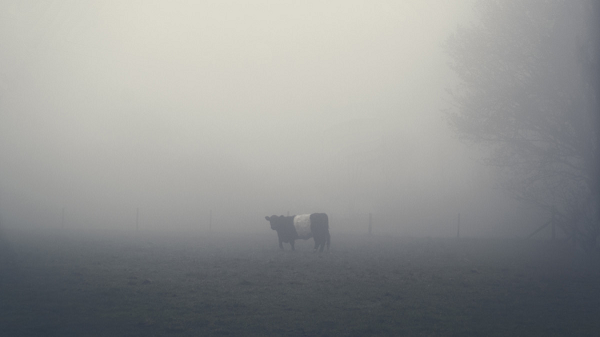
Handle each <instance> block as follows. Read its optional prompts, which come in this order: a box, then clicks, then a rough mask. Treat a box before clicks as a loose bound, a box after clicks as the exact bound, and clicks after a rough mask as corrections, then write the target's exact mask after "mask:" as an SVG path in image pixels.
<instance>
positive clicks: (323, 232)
mask: <svg viewBox="0 0 600 337" xmlns="http://www.w3.org/2000/svg"><path fill="white" fill-rule="evenodd" d="M265 219H267V221H269V222H270V223H271V229H272V230H275V231H277V236H278V237H279V248H281V249H283V243H284V242H286V243H289V244H291V245H292V250H294V241H296V240H298V239H303V240H308V239H310V238H313V239H314V240H315V251H316V250H317V249H319V251H321V252H322V251H323V248H325V244H326V243H327V250H329V244H330V243H331V235H329V218H328V217H327V214H325V213H313V214H302V215H292V216H283V215H281V216H277V215H273V216H266V217H265Z"/></svg>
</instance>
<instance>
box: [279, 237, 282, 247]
mask: <svg viewBox="0 0 600 337" xmlns="http://www.w3.org/2000/svg"><path fill="white" fill-rule="evenodd" d="M279 248H281V249H283V241H281V239H279Z"/></svg>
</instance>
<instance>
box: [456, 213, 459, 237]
mask: <svg viewBox="0 0 600 337" xmlns="http://www.w3.org/2000/svg"><path fill="white" fill-rule="evenodd" d="M456 238H457V239H458V238H460V213H458V221H457V222H456Z"/></svg>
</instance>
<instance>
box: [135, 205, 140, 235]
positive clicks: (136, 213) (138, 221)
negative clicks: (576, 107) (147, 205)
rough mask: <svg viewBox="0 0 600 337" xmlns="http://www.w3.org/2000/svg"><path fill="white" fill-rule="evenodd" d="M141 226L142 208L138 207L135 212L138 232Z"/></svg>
mask: <svg viewBox="0 0 600 337" xmlns="http://www.w3.org/2000/svg"><path fill="white" fill-rule="evenodd" d="M139 224H140V208H139V207H138V208H137V210H136V212H135V230H136V231H137V230H138V229H139Z"/></svg>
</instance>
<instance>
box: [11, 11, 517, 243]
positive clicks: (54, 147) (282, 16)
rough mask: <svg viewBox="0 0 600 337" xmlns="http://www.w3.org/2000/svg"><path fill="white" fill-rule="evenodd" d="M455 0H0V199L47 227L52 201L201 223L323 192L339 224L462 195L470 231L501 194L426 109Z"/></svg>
mask: <svg viewBox="0 0 600 337" xmlns="http://www.w3.org/2000/svg"><path fill="white" fill-rule="evenodd" d="M470 5H471V2H470V1H463V0H456V1H444V2H441V1H434V0H430V1H423V0H418V1H417V0H414V1H377V2H372V1H326V2H323V1H302V2H298V1H86V2H82V1H47V2H39V1H2V2H0V158H1V160H0V219H1V220H2V221H3V223H5V224H6V225H18V226H42V227H43V226H50V227H52V226H54V227H56V226H61V223H62V209H63V208H64V209H65V214H66V216H65V218H66V220H65V222H66V226H67V227H90V226H100V227H106V228H115V227H118V228H130V227H131V226H132V224H133V226H135V213H136V210H137V209H138V208H139V209H140V222H141V223H142V224H143V226H145V227H146V228H176V227H194V226H198V227H206V223H207V222H208V218H209V215H208V214H209V212H210V210H213V218H214V220H213V221H214V222H215V223H219V224H220V226H222V227H223V228H229V229H235V228H241V226H245V228H246V229H247V228H249V227H252V228H254V227H253V226H263V225H264V226H265V228H267V227H268V223H267V222H266V221H265V220H264V215H271V214H286V213H287V212H288V211H289V212H291V213H292V214H300V213H311V212H328V213H329V214H330V215H331V217H332V227H333V228H336V226H337V228H344V226H346V227H348V228H350V227H351V224H350V222H349V221H345V222H344V221H342V219H350V218H352V217H356V216H358V217H363V218H364V216H365V215H366V214H368V213H373V214H374V218H375V219H377V221H378V223H379V226H380V228H386V230H395V231H397V232H399V233H401V234H415V235H419V234H423V233H425V232H426V231H430V230H431V231H432V232H431V233H433V235H454V233H455V228H454V223H455V221H456V216H457V213H458V212H462V213H463V219H465V220H463V221H465V222H468V221H469V220H468V219H471V221H472V224H471V226H472V227H473V233H479V234H481V233H484V234H485V233H489V229H485V230H483V229H480V230H479V231H476V230H475V226H480V225H481V226H483V227H485V226H488V225H489V226H492V225H490V223H494V224H493V225H495V224H496V223H497V222H502V221H506V219H505V218H498V217H497V213H502V212H506V208H503V207H502V206H498V204H496V205H493V206H492V205H491V202H498V200H499V199H498V198H500V197H499V196H498V195H497V194H498V191H495V190H492V189H491V188H492V187H493V183H492V182H491V180H490V179H489V178H490V175H489V174H488V173H487V172H486V171H485V170H482V169H481V166H480V165H479V164H478V163H477V162H476V159H477V155H476V154H475V153H474V152H470V150H469V149H466V148H465V147H464V146H462V145H460V144H459V143H458V142H457V140H456V139H455V138H454V136H453V135H452V134H451V132H450V130H449V129H448V128H447V125H446V122H445V120H444V117H443V116H444V115H443V112H442V110H443V109H446V108H448V107H449V104H450V99H449V97H448V96H447V95H446V93H445V90H446V88H449V87H450V86H452V84H453V74H452V73H451V71H450V70H449V69H448V67H447V55H446V54H445V52H444V43H445V41H446V39H447V38H448V36H449V35H450V34H451V33H452V32H453V31H454V30H455V29H456V27H457V25H458V24H464V23H467V22H468V20H469V19H470V18H471V15H472V13H471V10H470ZM502 200H504V199H502ZM486 212H488V213H486ZM336 218H337V219H340V221H339V222H337V223H336V222H335V219H336ZM491 218H494V220H489V219H491ZM486 219H488V220H486ZM361 221H362V220H361ZM262 222H264V224H263V223H262ZM475 222H477V225H475ZM482 222H488V224H486V225H482V224H481V223H482ZM465 226H467V225H465ZM483 227H482V228H483ZM486 228H487V227H486ZM261 229H262V227H261ZM486 231H488V232H486ZM427 233H429V232H427Z"/></svg>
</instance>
